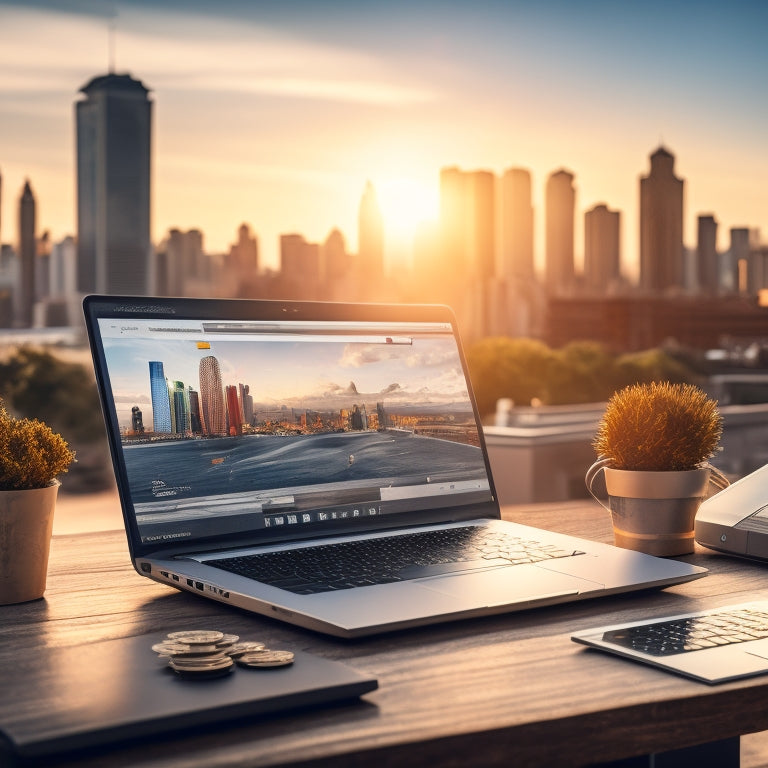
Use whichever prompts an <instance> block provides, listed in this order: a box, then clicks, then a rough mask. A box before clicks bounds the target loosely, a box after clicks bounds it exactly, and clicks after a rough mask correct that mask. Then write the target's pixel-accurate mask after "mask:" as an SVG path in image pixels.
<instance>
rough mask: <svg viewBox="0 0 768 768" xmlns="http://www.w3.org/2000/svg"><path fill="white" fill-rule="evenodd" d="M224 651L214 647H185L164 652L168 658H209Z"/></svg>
mask: <svg viewBox="0 0 768 768" xmlns="http://www.w3.org/2000/svg"><path fill="white" fill-rule="evenodd" d="M221 650H224V649H222V648H219V647H218V646H216V645H187V646H185V647H184V648H175V649H174V648H172V649H170V650H168V651H166V654H167V655H168V656H173V657H177V656H210V655H211V654H213V653H219V651H221Z"/></svg>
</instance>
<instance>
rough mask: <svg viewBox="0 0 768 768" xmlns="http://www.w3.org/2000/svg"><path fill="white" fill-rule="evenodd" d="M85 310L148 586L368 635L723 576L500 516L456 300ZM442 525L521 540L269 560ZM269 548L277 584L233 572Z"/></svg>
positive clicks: (134, 300)
mask: <svg viewBox="0 0 768 768" xmlns="http://www.w3.org/2000/svg"><path fill="white" fill-rule="evenodd" d="M83 306H84V312H85V319H86V327H87V331H88V336H89V341H90V344H91V351H92V354H93V360H94V366H95V371H96V378H97V383H98V386H99V392H100V396H101V400H102V406H103V410H104V415H105V420H106V425H107V433H108V438H109V444H110V450H111V453H112V458H113V462H114V467H115V473H116V478H117V485H118V490H119V493H120V498H121V503H122V508H123V516H124V520H125V527H126V532H127V537H128V545H129V549H130V554H131V558H132V561H133V563H134V566H135V568H136V570H137V572H138V573H139V574H141V575H142V576H146V577H148V578H151V579H153V580H155V581H158V582H160V583H163V584H167V585H169V586H172V587H176V588H178V589H182V590H187V591H190V592H193V593H196V594H199V595H202V596H204V597H208V598H210V599H213V600H217V601H219V602H222V603H226V604H230V605H234V606H237V607H239V608H244V609H246V610H250V611H253V612H256V613H259V614H263V615H266V616H271V617H273V618H276V619H280V620H283V621H286V622H290V623H293V624H297V625H300V626H303V627H308V628H311V629H314V630H317V631H320V632H325V633H328V634H332V635H336V636H340V637H356V636H362V635H367V634H373V633H378V632H385V631H390V630H396V629H402V628H405V627H412V626H418V625H424V624H429V623H434V622H441V621H447V620H454V619H459V618H466V617H471V616H482V615H487V614H493V613H501V612H508V611H515V610H521V609H527V608H532V607H536V606H544V605H551V604H555V603H561V602H569V601H575V600H581V599H585V598H590V597H597V596H601V595H606V594H615V593H619V592H625V591H630V590H637V589H644V588H648V587H663V586H666V585H670V584H676V583H681V582H684V581H689V580H692V579H696V578H699V577H701V576H703V575H704V574H705V573H706V570H705V569H703V568H699V567H696V566H692V565H690V564H687V563H684V562H678V561H675V560H662V559H659V558H654V557H650V556H647V555H642V554H639V553H635V552H631V551H628V550H621V549H618V548H615V547H613V546H610V545H606V544H599V543H595V542H591V541H586V540H582V539H579V538H574V537H571V536H565V535H561V534H556V533H552V532H548V531H543V530H541V529H534V528H530V527H528V526H524V525H518V524H514V523H510V522H505V521H501V520H500V513H499V503H498V499H497V498H496V494H495V490H494V485H493V481H492V478H491V473H490V467H489V462H488V457H487V453H486V448H485V444H484V441H483V434H482V429H481V427H480V421H479V419H478V416H477V409H476V406H475V404H474V399H473V396H472V393H471V388H470V384H469V378H468V376H467V372H466V364H465V361H464V357H463V353H462V351H461V347H460V343H459V338H458V333H457V329H456V323H455V319H454V317H453V314H452V313H451V311H450V310H449V309H448V308H447V307H443V306H433V305H429V306H426V305H424V306H421V305H418V306H417V305H363V304H341V303H322V302H318V303H310V302H279V301H250V300H216V299H186V298H185V299H169V298H146V297H141V298H138V297H116V296H90V297H87V298H86V299H85V300H84V305H83ZM510 471H514V468H510ZM468 527H469V528H471V529H472V530H471V531H470V532H467V531H459V532H457V531H448V530H447V529H456V528H461V529H466V528H468ZM430 531H433V532H438V533H435V534H430V536H435V535H439V536H449V537H450V536H455V535H458V534H461V535H464V534H468V535H471V536H472V537H476V536H481V535H483V536H484V537H485V538H487V535H491V536H492V537H495V539H497V540H498V539H499V537H501V536H503V537H505V541H506V539H508V538H509V537H514V541H515V542H517V543H513V544H509V543H505V544H504V548H505V549H504V551H502V552H499V546H501V545H498V546H496V549H494V550H493V551H491V550H490V549H488V547H487V545H486V544H484V545H483V546H484V547H486V548H485V549H484V550H483V551H482V552H481V553H480V554H479V555H478V554H475V555H473V556H472V557H471V558H468V559H466V560H465V561H462V562H459V563H457V562H444V563H435V562H432V561H430V564H429V565H423V564H422V563H421V558H420V557H419V558H416V559H414V560H413V562H411V563H410V564H409V566H408V567H406V568H404V569H403V570H401V571H398V573H397V574H396V575H395V576H393V577H392V578H391V579H390V580H388V581H387V582H386V583H380V582H379V581H377V580H376V579H374V582H373V583H370V584H368V585H365V586H360V585H357V586H341V587H339V585H338V583H334V585H333V586H329V587H322V588H317V591H311V590H310V591H309V592H308V591H307V590H300V589H296V588H295V587H293V586H291V584H292V583H293V581H296V579H293V577H291V576H288V577H287V578H285V579H283V580H282V581H280V580H277V581H276V580H275V576H274V574H275V573H276V571H274V570H273V566H272V565H271V563H272V562H273V561H274V559H275V557H276V556H275V555H268V553H272V552H276V553H280V554H279V555H277V557H278V558H279V562H280V563H281V565H280V568H282V567H283V565H282V563H283V562H284V561H285V560H286V559H289V560H292V559H293V558H295V557H297V554H296V553H297V552H298V551H299V550H307V551H303V552H300V553H299V555H300V556H301V557H302V558H304V559H306V557H307V556H314V553H315V552H316V550H314V549H312V548H314V547H317V546H318V545H320V544H322V545H323V546H327V545H343V548H344V549H349V548H350V546H351V547H354V550H353V551H354V552H355V553H356V552H357V551H358V549H359V548H360V547H361V546H363V545H364V546H366V547H368V546H370V541H369V540H371V539H382V538H388V537H393V536H395V537H401V536H406V537H411V538H412V537H413V534H415V533H417V534H419V537H417V539H415V540H416V541H419V542H421V540H422V539H423V538H424V536H423V535H422V534H424V533H426V532H430ZM473 540H474V538H473ZM405 541H406V540H405V539H400V540H398V541H397V542H395V543H400V544H402V543H403V542H405ZM376 543H378V544H381V543H382V542H376ZM390 543H391V542H389V541H388V542H386V544H387V545H388V546H389V544H390ZM410 545H411V544H410V542H409V546H410ZM526 547H530V548H531V550H532V551H533V550H535V551H536V552H538V553H541V552H542V551H544V552H545V554H544V555H541V554H538V555H535V556H534V555H531V556H528V554H525V553H521V552H518V551H517V550H518V549H521V550H522V549H525V548H526ZM513 550H514V551H513ZM323 551H324V552H329V551H330V552H333V553H336V552H341V551H342V549H341V548H340V549H336V550H328V549H324V550H323ZM553 552H556V553H557V556H552V557H550V554H551V553H553ZM548 553H549V554H548ZM255 556H258V557H256V558H255V559H258V560H259V561H260V562H262V561H263V562H268V563H270V565H269V566H268V577H256V578H254V577H252V576H245V575H242V574H241V573H234V572H232V571H231V570H226V569H224V567H223V566H224V565H226V566H227V567H228V568H229V567H230V566H229V564H230V563H235V562H237V563H239V562H241V560H242V559H243V558H245V559H246V560H247V561H248V562H250V561H252V560H254V557H255ZM334 556H335V555H334ZM354 557H355V558H358V557H359V556H358V555H356V554H355V555H354ZM270 558H271V559H270ZM379 558H380V560H381V561H382V562H381V563H378V564H377V563H374V565H382V567H384V566H386V565H387V562H388V561H389V556H386V557H381V556H379ZM385 560H386V561H387V562H384V561H385ZM292 579H293V581H292ZM268 580H271V582H272V583H266V581H268ZM304 580H306V579H305V578H304ZM355 583H356V584H357V583H358V582H355Z"/></svg>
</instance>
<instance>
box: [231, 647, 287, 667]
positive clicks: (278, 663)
mask: <svg viewBox="0 0 768 768" xmlns="http://www.w3.org/2000/svg"><path fill="white" fill-rule="evenodd" d="M236 661H237V663H238V664H240V665H241V666H243V667H256V668H258V667H284V666H287V665H288V664H293V652H292V651H271V650H266V649H265V650H263V651H256V652H251V653H245V654H243V655H242V656H239V657H238V658H237V659H236Z"/></svg>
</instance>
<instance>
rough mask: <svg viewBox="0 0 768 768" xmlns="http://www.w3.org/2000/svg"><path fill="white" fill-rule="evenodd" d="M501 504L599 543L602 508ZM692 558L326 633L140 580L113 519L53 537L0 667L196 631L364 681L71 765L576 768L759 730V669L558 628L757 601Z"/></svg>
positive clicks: (604, 532)
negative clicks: (413, 623)
mask: <svg viewBox="0 0 768 768" xmlns="http://www.w3.org/2000/svg"><path fill="white" fill-rule="evenodd" d="M505 517H508V518H509V519H515V520H519V521H521V522H525V523H529V524H532V525H536V526H540V527H549V528H552V529H555V530H559V531H563V532H566V533H573V534H578V535H582V536H584V537H587V538H593V539H598V540H604V541H610V540H611V532H610V523H609V521H608V519H607V514H606V513H605V512H604V511H603V510H602V509H601V508H600V507H599V506H598V505H596V504H594V503H591V502H569V503H557V504H547V505H537V506H532V507H513V508H509V509H506V510H505ZM690 560H691V561H692V562H695V563H697V564H699V565H704V566H705V567H707V568H709V569H710V574H709V575H708V576H707V577H705V578H704V579H700V580H698V581H695V582H692V583H690V584H685V585H681V586H677V587H672V588H669V589H666V590H663V591H656V592H649V593H643V594H634V595H625V596H621V597H615V598H603V599H600V600H596V601H588V602H584V603H579V604H575V605H570V606H559V607H555V608H547V609H541V610H534V611H529V612H526V613H518V614H508V615H505V616H497V617H491V618H483V619H478V620H472V621H465V622H459V623H453V624H447V625H443V626H438V627H430V628H424V629H416V630H412V631H407V632H400V633H397V634H390V635H385V636H380V637H377V638H368V639H364V640H357V641H341V640H335V639H332V638H327V637H324V636H321V635H317V634H314V633H311V632H309V631H304V630H300V629H296V628H293V627H289V626H286V625H282V624H279V623H277V622H274V621H272V620H270V619H263V618H260V617H257V616H252V615H250V614H246V613H243V612H240V611H238V610H235V609H232V608H229V607H226V606H221V605H218V604H216V603H213V602H211V601H207V600H203V599H200V598H197V597H195V596H194V595H191V594H187V593H180V592H176V591H174V590H172V589H169V588H167V587H164V586H161V585H158V584H155V583H153V582H151V581H149V580H147V579H144V578H141V577H140V576H138V575H137V574H136V573H135V572H134V570H133V568H132V567H131V565H130V562H129V559H128V552H127V546H126V542H125V536H124V534H123V532H122V531H121V532H109V533H97V534H80V535H71V536H57V537H54V540H53V543H52V550H51V562H50V568H49V579H48V589H47V592H46V596H45V598H44V599H43V600H39V601H36V602H33V603H28V604H24V605H18V606H6V607H2V608H0V669H2V667H3V666H4V665H8V664H12V663H13V659H14V654H16V653H19V652H22V653H32V654H34V653H41V654H43V653H45V652H46V649H47V648H50V647H55V646H65V645H76V644H82V643H86V644H87V642H88V641H89V640H97V639H98V640H105V639H111V638H119V637H127V636H133V635H141V634H145V633H158V632H159V633H162V632H166V631H170V630H172V629H178V628H184V627H196V626H205V627H216V628H219V629H221V630H223V631H225V632H233V633H237V634H239V635H242V636H246V637H250V638H259V639H262V640H264V641H266V642H267V643H268V644H270V645H271V646H273V647H288V648H293V649H300V650H306V651H310V652H312V653H315V654H318V655H321V656H324V657H326V658H330V659H336V660H342V661H345V662H347V663H348V664H350V665H351V666H353V667H356V668H358V669H360V670H362V671H365V672H367V673H370V674H373V675H375V676H376V677H378V679H379V685H380V688H379V690H378V691H375V692H373V693H371V694H368V695H367V696H366V697H364V699H362V700H361V702H360V703H354V704H349V705H346V704H345V705H340V706H333V707H328V708H326V709H324V710H320V711H307V712H301V713H296V714H290V715H280V716H275V717H272V718H267V719H264V720H262V721H260V722H255V723H254V722H252V723H236V724H232V725H227V726H224V727H217V728H214V729H212V730H211V731H210V732H204V733H203V732H200V731H199V730H198V731H196V732H194V733H188V734H183V735H175V736H168V737H163V738H160V739H157V740H153V741H152V743H151V744H147V743H143V744H134V745H129V746H127V747H126V746H121V747H120V749H117V750H114V751H110V752H108V753H107V754H105V753H104V752H101V753H97V754H95V755H90V756H88V757H87V758H86V757H82V758H80V759H78V760H77V761H76V763H73V764H77V765H81V766H103V765H109V766H110V768H119V766H152V768H162V767H166V766H167V767H171V766H173V768H178V766H185V768H197V767H199V768H212V767H213V766H246V765H248V766H250V765H259V766H273V765H289V764H290V765H301V766H309V765H311V766H326V765H327V766H334V768H336V767H337V766H365V768H371V767H372V766H382V765H384V766H389V765H391V766H395V765H396V766H408V765H413V766H430V767H432V768H434V767H436V766H494V765H499V766H505V768H508V767H509V766H516V767H519V766H577V765H585V764H589V763H596V762H603V761H609V760H617V759H622V758H626V757H629V756H632V755H639V754H643V753H655V752H664V751H667V750H672V749H677V748H681V747H689V746H691V745H695V744H700V743H702V742H711V741H717V740H726V739H731V740H732V741H731V743H734V742H733V739H734V738H735V737H738V736H739V735H740V734H746V733H752V732H756V731H764V730H768V706H766V703H765V702H766V700H768V676H766V677H760V678H754V679H751V680H747V681H745V682H736V683H728V684H725V685H720V686H716V687H709V686H706V685H703V684H699V683H695V682H692V681H688V680H685V679H682V678H678V677H676V676H673V675H670V674H667V673H665V672H662V671H658V670H655V669H651V668H647V667H645V666H642V665H639V664H634V663H630V662H627V661H624V660H621V659H617V658H613V657H610V656H608V655H604V654H601V653H598V652H595V651H589V650H586V649H584V648H582V647H581V646H577V645H576V644H575V643H573V642H571V640H570V639H569V638H570V634H571V632H572V631H574V630H579V629H585V628H588V627H591V626H594V625H597V624H602V623H608V622H619V621H629V620H633V619H639V618H647V617H655V616H661V615H664V614H668V613H673V612H683V611H688V610H695V609H699V608H705V607H706V608H709V607H715V606H719V605H723V604H727V603H730V602H735V601H741V600H747V599H750V598H753V597H755V596H756V595H757V593H758V592H760V591H762V592H763V594H762V596H763V597H764V596H765V590H766V588H768V570H766V568H764V567H763V566H760V565H756V564H751V563H748V562H744V561H739V560H736V559H731V558H728V557H724V556H721V555H718V554H716V553H711V552H709V551H707V550H704V549H699V550H697V552H696V554H695V555H692V556H690ZM84 650H86V652H87V648H86V649H84ZM148 652H149V651H148ZM105 684H108V681H105ZM1 692H2V683H1V681H0V717H1V716H2V712H3V710H7V709H9V708H12V707H13V706H14V702H13V701H7V700H5V699H4V698H3V697H2V693H1Z"/></svg>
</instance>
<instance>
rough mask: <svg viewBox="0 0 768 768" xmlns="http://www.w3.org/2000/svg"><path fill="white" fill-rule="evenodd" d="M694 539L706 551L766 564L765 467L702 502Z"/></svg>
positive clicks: (767, 473) (767, 504)
mask: <svg viewBox="0 0 768 768" xmlns="http://www.w3.org/2000/svg"><path fill="white" fill-rule="evenodd" d="M694 537H695V539H696V541H698V542H699V544H702V545H703V546H705V547H709V548H710V549H716V550H719V551H720V552H727V553H728V554H731V555H741V556H743V557H751V558H756V559H759V560H768V464H766V465H765V466H763V467H761V468H760V469H758V470H755V471H754V472H752V473H751V474H749V475H747V476H746V477H743V478H741V480H737V481H736V482H735V483H733V484H732V485H730V486H729V487H728V488H726V489H724V490H722V491H720V492H719V493H717V494H715V495H714V496H712V497H711V498H709V499H707V500H706V501H704V502H703V503H702V505H701V506H700V507H699V511H698V512H697V514H696V522H695V525H694Z"/></svg>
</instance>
